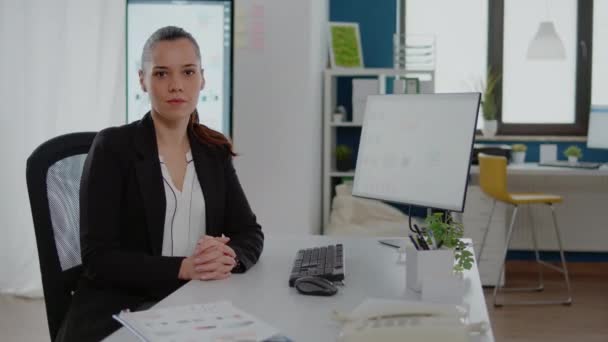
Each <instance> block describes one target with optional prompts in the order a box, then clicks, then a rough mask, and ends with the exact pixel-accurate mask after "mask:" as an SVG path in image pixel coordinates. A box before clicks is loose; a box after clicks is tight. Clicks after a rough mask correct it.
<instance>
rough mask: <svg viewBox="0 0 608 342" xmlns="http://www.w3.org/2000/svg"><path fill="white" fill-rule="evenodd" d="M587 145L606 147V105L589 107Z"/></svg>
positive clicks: (607, 109)
mask: <svg viewBox="0 0 608 342" xmlns="http://www.w3.org/2000/svg"><path fill="white" fill-rule="evenodd" d="M587 147H588V148H605V149H608V106H592V107H591V115H589V132H588V133H587Z"/></svg>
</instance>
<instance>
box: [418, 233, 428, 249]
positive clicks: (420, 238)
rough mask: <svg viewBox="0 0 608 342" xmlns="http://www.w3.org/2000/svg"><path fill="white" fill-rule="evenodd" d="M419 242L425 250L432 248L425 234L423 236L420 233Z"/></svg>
mask: <svg viewBox="0 0 608 342" xmlns="http://www.w3.org/2000/svg"><path fill="white" fill-rule="evenodd" d="M418 244H419V245H420V247H422V249H424V250H425V251H428V250H429V249H430V248H429V245H428V243H426V241H425V240H424V236H422V235H418Z"/></svg>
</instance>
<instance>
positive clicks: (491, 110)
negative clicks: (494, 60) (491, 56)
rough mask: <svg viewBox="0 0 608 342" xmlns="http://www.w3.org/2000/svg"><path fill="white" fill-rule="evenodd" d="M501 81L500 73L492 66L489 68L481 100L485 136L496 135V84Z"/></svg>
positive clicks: (483, 84)
mask: <svg viewBox="0 0 608 342" xmlns="http://www.w3.org/2000/svg"><path fill="white" fill-rule="evenodd" d="M499 80H500V73H499V72H497V71H496V69H494V68H492V67H491V66H489V67H488V72H487V77H486V80H485V82H483V83H482V93H483V97H482V99H481V110H482V115H483V120H484V121H483V129H482V132H483V135H484V136H490V137H491V136H494V135H495V134H496V128H497V122H496V114H497V113H498V105H497V103H496V92H495V91H496V84H497V83H498V81H499Z"/></svg>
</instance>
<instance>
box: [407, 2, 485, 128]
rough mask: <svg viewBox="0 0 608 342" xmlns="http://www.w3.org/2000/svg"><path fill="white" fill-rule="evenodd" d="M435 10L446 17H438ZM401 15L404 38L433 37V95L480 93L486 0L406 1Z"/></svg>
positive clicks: (482, 78) (483, 71) (479, 126)
mask: <svg viewBox="0 0 608 342" xmlns="http://www.w3.org/2000/svg"><path fill="white" fill-rule="evenodd" d="M438 8H441V11H442V12H443V13H449V15H438V14H437V9H438ZM405 13H406V16H407V19H406V20H405V22H406V25H407V27H406V30H405V32H406V34H407V35H408V36H410V35H421V36H434V37H435V46H436V47H437V53H436V54H435V56H436V60H435V92H437V93H449V92H465V91H480V90H481V86H480V83H481V82H482V80H484V79H485V77H486V66H487V51H488V49H487V46H488V45H487V44H488V34H487V32H488V31H487V27H488V0H468V1H453V0H408V1H407V2H406V11H405ZM482 120H483V118H481V117H479V119H478V121H477V126H478V128H481V125H482Z"/></svg>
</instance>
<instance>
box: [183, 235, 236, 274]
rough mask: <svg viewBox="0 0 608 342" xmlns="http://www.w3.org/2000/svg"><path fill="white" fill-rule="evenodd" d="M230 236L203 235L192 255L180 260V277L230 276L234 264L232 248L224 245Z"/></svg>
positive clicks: (234, 256)
mask: <svg viewBox="0 0 608 342" xmlns="http://www.w3.org/2000/svg"><path fill="white" fill-rule="evenodd" d="M228 241H230V238H227V237H224V236H222V237H219V238H214V237H211V236H207V235H205V236H203V237H202V238H201V239H200V240H199V241H198V243H197V245H196V249H195V252H194V254H193V255H192V256H189V257H187V258H186V259H184V261H182V266H181V268H180V272H179V277H180V279H186V280H190V279H199V280H217V279H225V278H228V277H230V274H231V271H232V269H233V268H234V266H235V265H236V260H235V258H236V254H235V253H234V250H233V249H232V248H230V247H229V246H227V245H226V243H227V242H228Z"/></svg>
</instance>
